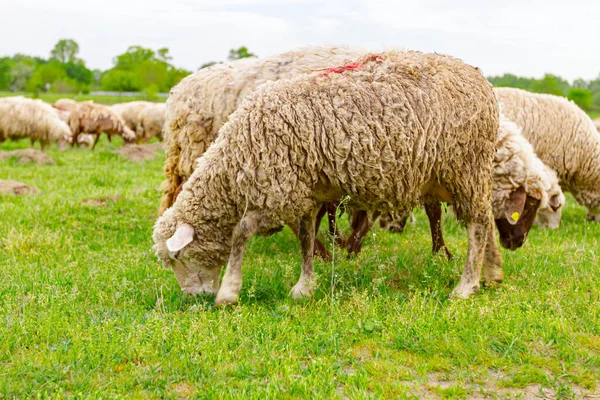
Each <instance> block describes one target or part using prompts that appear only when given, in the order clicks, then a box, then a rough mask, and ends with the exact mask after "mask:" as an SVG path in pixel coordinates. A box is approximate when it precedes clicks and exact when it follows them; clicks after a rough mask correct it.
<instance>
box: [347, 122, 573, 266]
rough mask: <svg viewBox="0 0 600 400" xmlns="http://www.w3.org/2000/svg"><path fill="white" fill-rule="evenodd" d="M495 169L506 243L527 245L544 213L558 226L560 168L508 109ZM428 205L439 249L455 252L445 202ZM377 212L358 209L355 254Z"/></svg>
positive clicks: (495, 203) (351, 242) (351, 245)
mask: <svg viewBox="0 0 600 400" xmlns="http://www.w3.org/2000/svg"><path fill="white" fill-rule="evenodd" d="M492 171H493V172H492V181H493V188H492V209H493V212H494V218H495V220H496V226H497V228H498V232H499V233H500V241H501V243H502V245H503V246H504V247H506V248H508V249H511V250H516V249H517V248H519V247H521V246H522V245H523V243H524V242H525V240H526V238H527V235H528V233H529V230H530V229H531V226H532V224H533V222H534V219H535V218H536V215H538V214H540V213H541V216H540V222H541V223H542V224H545V225H547V226H549V227H551V228H556V227H558V224H559V223H560V217H561V213H562V206H563V204H564V202H565V196H564V194H563V193H562V191H561V189H560V186H559V184H558V178H557V177H556V173H555V172H554V171H552V170H551V169H550V168H548V167H547V166H546V165H544V163H543V162H542V161H541V160H540V159H539V158H538V157H537V156H536V155H535V152H534V151H533V147H532V146H531V144H530V143H529V142H528V141H527V140H526V139H525V138H524V137H523V136H522V135H521V130H520V128H519V127H518V126H517V125H516V124H515V123H513V122H511V121H509V120H508V119H507V118H506V117H505V116H504V115H502V114H501V115H500V125H499V130H498V137H497V141H496V154H495V156H494V164H493V170H492ZM424 208H425V213H426V214H427V217H428V218H429V224H430V227H431V237H432V242H433V253H437V252H438V251H440V250H444V252H445V253H446V255H447V256H448V258H451V257H452V255H451V253H450V251H449V250H448V248H447V247H446V245H445V243H444V238H443V235H442V228H441V218H442V209H441V207H440V204H439V203H433V204H425V207H424ZM538 209H539V212H538ZM386 217H387V216H386ZM395 217H396V219H395V220H394V224H395V225H398V226H401V227H404V225H405V224H406V220H407V217H402V216H400V218H398V217H399V216H398V215H397V213H396V215H395ZM376 218H377V214H375V215H374V216H371V215H368V214H367V213H366V212H364V211H362V212H360V211H357V212H354V213H353V218H352V224H351V226H352V233H351V235H350V237H349V239H348V242H347V249H348V252H349V253H350V254H352V253H358V252H359V251H360V250H361V245H362V240H363V239H364V237H365V235H366V234H367V232H368V231H369V230H370V229H371V227H372V225H373V220H374V219H376ZM387 218H388V219H389V217H387Z"/></svg>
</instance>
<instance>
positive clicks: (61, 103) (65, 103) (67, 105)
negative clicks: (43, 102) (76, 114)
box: [53, 99, 94, 112]
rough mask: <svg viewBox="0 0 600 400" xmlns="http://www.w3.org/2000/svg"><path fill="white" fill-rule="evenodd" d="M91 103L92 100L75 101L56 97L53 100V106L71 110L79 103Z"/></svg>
mask: <svg viewBox="0 0 600 400" xmlns="http://www.w3.org/2000/svg"><path fill="white" fill-rule="evenodd" d="M85 103H87V104H93V103H94V101H93V100H88V101H82V102H77V101H75V100H73V99H58V100H56V101H55V102H54V104H53V107H54V108H57V109H59V110H63V111H69V112H71V111H73V110H74V109H75V108H76V107H77V106H78V105H79V104H85Z"/></svg>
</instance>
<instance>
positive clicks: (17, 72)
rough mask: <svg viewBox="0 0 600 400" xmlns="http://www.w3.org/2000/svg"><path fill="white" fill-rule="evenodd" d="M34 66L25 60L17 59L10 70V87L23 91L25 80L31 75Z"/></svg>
mask: <svg viewBox="0 0 600 400" xmlns="http://www.w3.org/2000/svg"><path fill="white" fill-rule="evenodd" d="M34 71H35V67H34V66H33V65H31V64H28V63H27V62H23V61H17V62H15V64H14V66H13V67H12V68H11V70H10V76H11V82H10V89H11V90H14V91H23V90H25V86H26V85H27V81H28V80H29V78H31V76H32V75H33V73H34Z"/></svg>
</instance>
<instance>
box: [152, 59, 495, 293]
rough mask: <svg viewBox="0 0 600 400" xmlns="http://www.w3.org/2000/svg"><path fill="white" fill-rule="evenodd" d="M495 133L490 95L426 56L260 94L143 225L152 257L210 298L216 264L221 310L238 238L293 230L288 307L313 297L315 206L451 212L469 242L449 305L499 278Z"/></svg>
mask: <svg viewBox="0 0 600 400" xmlns="http://www.w3.org/2000/svg"><path fill="white" fill-rule="evenodd" d="M448 126H452V127H453V129H448ZM497 132H498V106H497V103H496V98H495V96H494V94H493V91H492V88H491V85H490V84H489V83H488V82H487V80H486V79H485V78H484V77H483V75H482V74H481V73H480V72H479V70H478V69H476V68H473V67H471V66H469V65H467V64H464V63H463V62H462V61H460V60H458V59H455V58H452V57H448V56H443V55H439V54H423V53H419V52H406V53H404V52H402V53H397V52H390V53H383V54H380V55H371V56H368V57H366V58H364V59H359V60H357V61H355V62H353V63H351V64H347V65H345V66H343V67H339V68H332V69H329V70H327V71H324V72H322V73H320V74H312V75H309V76H301V77H298V78H294V79H291V80H281V81H277V82H269V83H267V84H265V85H263V86H262V87H261V88H260V89H259V90H258V91H257V92H256V93H254V94H253V95H251V96H250V97H249V98H248V99H246V101H244V102H243V104H242V105H241V106H240V108H238V110H237V111H236V112H235V113H234V114H233V115H232V116H231V117H230V119H229V122H228V123H227V124H225V125H224V126H223V128H222V129H221V131H220V132H219V137H218V138H217V140H216V142H215V143H214V144H213V145H212V146H211V147H210V148H209V150H208V151H207V152H206V153H205V154H204V156H203V157H202V158H200V159H199V160H198V165H197V167H196V170H195V171H194V173H193V175H192V176H191V177H190V179H189V180H188V181H187V182H186V184H185V185H184V186H183V190H182V192H181V194H180V195H179V196H178V198H177V201H176V203H175V204H174V206H173V207H171V208H170V209H168V210H167V211H166V212H165V213H164V214H163V216H162V217H160V218H159V220H158V221H157V223H156V225H155V230H154V235H153V238H154V242H155V251H156V254H157V255H158V257H159V258H160V259H161V260H162V261H163V263H164V264H165V265H170V266H171V267H172V268H173V270H174V271H175V275H176V277H177V279H178V280H179V283H180V285H181V287H182V289H183V290H185V291H186V292H190V293H198V292H200V291H215V290H217V288H218V280H219V275H220V269H221V266H222V264H223V263H225V261H226V260H227V258H228V257H229V262H228V264H227V268H226V271H225V275H224V277H223V284H222V286H221V288H220V289H219V291H218V294H217V299H216V303H217V304H228V303H234V302H236V301H237V297H238V293H239V290H240V288H241V282H242V279H241V262H242V257H243V251H244V248H245V245H246V241H247V240H248V238H250V237H251V236H252V235H253V234H255V233H258V234H263V235H264V234H271V233H273V232H275V231H277V230H279V229H281V227H282V225H283V224H284V223H292V222H295V221H300V223H299V237H300V239H301V240H300V244H301V249H302V274H301V276H300V280H299V281H298V283H297V284H296V286H294V289H293V290H292V292H293V294H294V296H295V297H299V296H302V295H310V294H311V292H312V290H313V251H314V248H313V246H314V236H315V216H316V213H317V211H318V209H319V205H320V204H321V203H323V202H330V201H335V200H338V199H340V198H342V197H343V196H344V195H348V196H350V198H351V203H350V204H351V205H353V206H356V207H360V208H362V209H366V210H374V209H377V210H379V209H382V210H388V211H390V210H405V211H406V210H411V209H412V207H413V206H414V205H416V204H417V203H420V202H421V201H423V200H425V199H426V200H428V201H433V200H443V201H451V202H453V203H454V204H455V207H456V210H457V214H458V216H459V217H460V218H461V219H462V220H464V221H465V222H466V223H467V231H468V237H469V247H468V255H467V263H466V266H465V271H464V273H463V275H462V278H461V281H460V283H459V285H458V286H457V287H456V289H455V290H454V291H453V295H454V296H460V297H467V296H469V295H470V294H471V293H473V292H475V291H477V290H478V288H479V280H480V275H481V267H482V264H485V277H486V279H488V280H492V281H497V280H501V279H502V269H501V258H500V254H499V252H498V250H497V247H496V243H495V240H494V235H493V228H492V211H491V188H492V182H491V169H492V159H493V156H494V153H495V139H496V135H497ZM486 246H487V248H486ZM484 255H485V257H484ZM484 258H485V261H484Z"/></svg>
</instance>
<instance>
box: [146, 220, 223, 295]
mask: <svg viewBox="0 0 600 400" xmlns="http://www.w3.org/2000/svg"><path fill="white" fill-rule="evenodd" d="M210 225H211V223H210V222H207V224H206V226H202V227H201V228H200V229H201V231H200V230H197V229H195V228H194V227H192V226H191V225H190V224H188V223H185V222H182V221H179V222H178V221H177V219H176V218H174V217H173V215H172V209H170V210H167V211H166V212H165V214H164V215H163V216H162V217H160V218H159V219H158V221H157V223H156V225H155V227H154V234H153V239H154V250H155V252H156V255H157V256H158V258H159V259H160V260H161V261H162V263H163V266H164V267H165V268H171V269H172V270H173V272H174V273H175V277H176V278H177V281H178V282H179V286H180V287H181V290H182V291H183V292H184V293H187V294H193V295H195V294H198V293H212V294H214V293H216V292H217V291H218V289H219V278H220V276H221V268H222V266H223V265H224V264H225V262H226V260H227V256H228V255H229V252H230V248H229V246H228V245H224V244H223V242H222V241H220V240H219V238H220V237H221V235H220V234H218V233H217V234H212V235H211V234H209V233H208V232H209V231H211V230H212V228H215V229H217V227H216V226H210ZM225 243H227V242H226V241H225Z"/></svg>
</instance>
